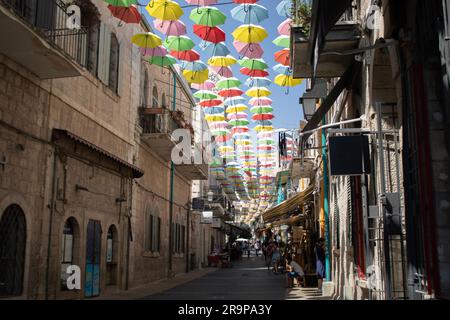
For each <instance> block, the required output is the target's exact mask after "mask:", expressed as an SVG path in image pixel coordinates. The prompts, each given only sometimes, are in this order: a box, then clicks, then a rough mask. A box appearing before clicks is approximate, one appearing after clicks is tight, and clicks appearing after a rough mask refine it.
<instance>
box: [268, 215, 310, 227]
mask: <svg viewBox="0 0 450 320" xmlns="http://www.w3.org/2000/svg"><path fill="white" fill-rule="evenodd" d="M304 219H305V216H304V215H303V214H300V215H298V216H294V217H290V218H287V219H282V220H278V221H275V222H273V223H271V225H272V226H273V227H276V226H293V225H295V224H296V223H297V222H299V221H302V220H304Z"/></svg>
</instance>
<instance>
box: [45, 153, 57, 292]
mask: <svg viewBox="0 0 450 320" xmlns="http://www.w3.org/2000/svg"><path fill="white" fill-rule="evenodd" d="M57 150H58V149H57V147H55V149H54V153H53V179H52V198H51V203H50V205H49V207H50V219H49V222H48V245H47V266H46V270H45V300H48V297H49V281H50V256H51V252H52V232H53V215H54V212H55V201H56V190H55V189H56V164H57V153H58V151H57Z"/></svg>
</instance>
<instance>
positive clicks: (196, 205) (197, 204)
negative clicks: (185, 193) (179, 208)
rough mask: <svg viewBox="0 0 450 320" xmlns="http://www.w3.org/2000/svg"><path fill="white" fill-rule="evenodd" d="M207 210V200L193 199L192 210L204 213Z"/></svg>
mask: <svg viewBox="0 0 450 320" xmlns="http://www.w3.org/2000/svg"><path fill="white" fill-rule="evenodd" d="M204 209H205V200H203V199H202V198H194V199H192V210H198V211H203V210H204Z"/></svg>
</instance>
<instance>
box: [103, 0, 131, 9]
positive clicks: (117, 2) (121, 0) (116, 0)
mask: <svg viewBox="0 0 450 320" xmlns="http://www.w3.org/2000/svg"><path fill="white" fill-rule="evenodd" d="M103 1H105V2H106V3H109V4H110V5H112V6H114V7H131V5H132V4H136V2H137V0H103Z"/></svg>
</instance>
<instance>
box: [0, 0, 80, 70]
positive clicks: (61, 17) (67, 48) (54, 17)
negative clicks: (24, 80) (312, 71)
mask: <svg viewBox="0 0 450 320" xmlns="http://www.w3.org/2000/svg"><path fill="white" fill-rule="evenodd" d="M0 4H3V5H4V6H6V7H8V8H9V9H10V10H11V11H13V12H14V14H15V15H17V16H18V17H20V18H21V20H23V21H24V22H25V23H26V24H27V25H28V26H30V27H31V28H33V29H35V30H36V31H37V32H38V33H39V34H41V36H42V37H44V38H45V39H46V40H47V41H48V42H49V43H50V44H52V45H53V46H55V47H57V48H59V49H60V50H61V51H62V52H63V53H64V54H65V55H67V56H69V57H70V58H72V59H73V60H75V61H76V62H77V63H78V64H80V65H82V66H86V65H87V57H88V30H87V29H86V28H84V27H80V28H78V29H76V28H75V29H72V28H69V26H68V24H69V21H70V19H71V16H72V15H73V14H74V13H73V12H68V11H67V7H66V5H65V4H64V2H62V1H61V0H35V1H33V0H0Z"/></svg>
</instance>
